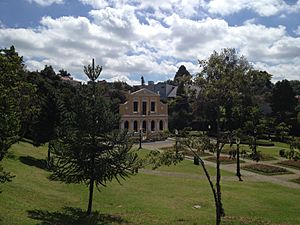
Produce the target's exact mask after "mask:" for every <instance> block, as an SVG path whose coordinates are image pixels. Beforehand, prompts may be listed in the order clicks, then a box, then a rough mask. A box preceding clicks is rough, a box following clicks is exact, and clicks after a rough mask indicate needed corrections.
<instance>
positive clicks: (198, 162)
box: [194, 156, 200, 166]
mask: <svg viewBox="0 0 300 225" xmlns="http://www.w3.org/2000/svg"><path fill="white" fill-rule="evenodd" d="M194 165H197V166H198V165H200V161H199V159H198V157H196V156H194Z"/></svg>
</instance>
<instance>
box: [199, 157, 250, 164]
mask: <svg viewBox="0 0 300 225" xmlns="http://www.w3.org/2000/svg"><path fill="white" fill-rule="evenodd" d="M205 160H207V161H210V162H216V157H215V156H212V157H208V158H205ZM220 162H221V163H222V164H233V163H236V159H234V158H229V157H227V156H220ZM244 162H245V161H243V160H241V159H240V163H244Z"/></svg>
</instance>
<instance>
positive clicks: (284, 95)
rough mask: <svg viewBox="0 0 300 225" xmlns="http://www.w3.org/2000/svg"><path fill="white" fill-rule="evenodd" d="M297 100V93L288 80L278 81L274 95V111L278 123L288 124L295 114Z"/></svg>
mask: <svg viewBox="0 0 300 225" xmlns="http://www.w3.org/2000/svg"><path fill="white" fill-rule="evenodd" d="M296 103H297V100H296V98H295V92H294V90H293V88H292V86H291V85H290V82H289V81H288V80H282V81H278V82H277V83H276V84H275V87H274V89H273V94H272V110H273V113H274V114H275V116H276V117H277V122H278V123H280V122H286V121H287V119H288V118H289V117H291V115H292V114H293V113H294V112H295V106H296Z"/></svg>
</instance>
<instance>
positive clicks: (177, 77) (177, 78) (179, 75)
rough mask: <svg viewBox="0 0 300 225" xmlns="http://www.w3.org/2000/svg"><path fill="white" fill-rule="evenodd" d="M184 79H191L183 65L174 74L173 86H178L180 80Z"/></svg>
mask: <svg viewBox="0 0 300 225" xmlns="http://www.w3.org/2000/svg"><path fill="white" fill-rule="evenodd" d="M184 77H186V79H189V80H190V79H191V78H192V75H191V74H190V72H189V71H188V70H187V69H186V68H185V66H184V65H181V66H180V67H179V69H178V71H177V72H176V74H175V77H174V83H175V84H177V85H178V84H180V82H182V79H183V78H184Z"/></svg>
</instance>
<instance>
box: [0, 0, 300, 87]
mask: <svg viewBox="0 0 300 225" xmlns="http://www.w3.org/2000/svg"><path fill="white" fill-rule="evenodd" d="M10 45H14V46H15V47H16V49H17V51H18V52H19V53H20V54H21V55H23V56H24V61H25V64H26V65H27V68H28V69H29V70H40V69H42V68H43V67H44V66H45V65H46V64H47V65H52V66H53V67H54V68H55V70H56V71H58V70H59V69H61V68H64V69H66V70H67V71H69V72H70V73H71V74H72V75H73V76H74V77H75V79H80V80H86V77H85V75H84V73H83V65H86V64H88V63H90V62H91V58H95V59H96V62H97V63H98V64H100V65H102V66H103V72H102V74H101V78H100V79H107V80H109V81H114V80H122V81H126V82H128V83H130V84H135V83H139V80H140V76H142V75H143V76H144V77H145V80H146V81H148V80H154V81H163V80H167V79H172V78H173V77H174V74H175V73H176V71H177V69H178V68H179V66H180V65H185V66H186V67H187V69H188V70H189V71H190V72H191V73H192V74H196V73H197V72H199V66H198V65H197V60H198V59H206V58H207V57H208V56H209V55H210V54H211V53H212V51H213V50H216V51H220V50H221V49H222V48H228V47H231V48H236V49H237V50H238V52H239V53H240V54H242V55H244V56H246V57H247V59H248V60H249V61H250V62H251V63H252V65H253V67H254V68H256V69H260V70H266V71H268V72H269V73H271V74H272V75H273V81H274V82H275V81H277V80H281V79H289V80H292V79H298V80H299V79H300V0H290V1H287V0H286V1H284V0H212V1H206V0H164V1H161V0H144V1H142V0H121V1H117V0H108V1H106V0H0V47H1V48H5V47H9V46H10Z"/></svg>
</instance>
